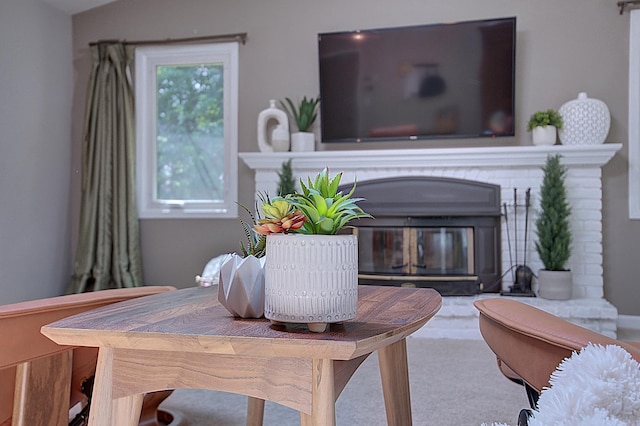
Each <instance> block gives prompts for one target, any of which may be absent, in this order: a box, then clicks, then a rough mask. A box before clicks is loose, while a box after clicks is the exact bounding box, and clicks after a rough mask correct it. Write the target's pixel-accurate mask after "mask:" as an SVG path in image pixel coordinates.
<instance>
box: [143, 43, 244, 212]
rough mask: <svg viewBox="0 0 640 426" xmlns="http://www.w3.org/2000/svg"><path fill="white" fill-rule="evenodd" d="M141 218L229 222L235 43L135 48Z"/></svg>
mask: <svg viewBox="0 0 640 426" xmlns="http://www.w3.org/2000/svg"><path fill="white" fill-rule="evenodd" d="M135 68H136V134H137V137H136V138H137V154H136V158H137V160H136V161H137V191H138V211H139V216H140V217H141V218H213V217H218V218H229V217H237V215H238V208H237V204H236V200H237V198H238V183H237V169H238V160H237V152H238V125H237V123H238V101H237V100H238V44H237V43H216V44H198V45H173V46H154V47H138V48H136V62H135Z"/></svg>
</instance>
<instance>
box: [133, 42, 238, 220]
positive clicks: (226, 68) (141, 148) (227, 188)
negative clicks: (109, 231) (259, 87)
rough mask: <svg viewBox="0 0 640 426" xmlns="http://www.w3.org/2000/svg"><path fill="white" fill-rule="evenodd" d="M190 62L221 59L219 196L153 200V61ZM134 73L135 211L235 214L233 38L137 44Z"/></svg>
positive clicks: (174, 215)
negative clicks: (221, 171) (221, 192)
mask: <svg viewBox="0 0 640 426" xmlns="http://www.w3.org/2000/svg"><path fill="white" fill-rule="evenodd" d="M194 63H222V64H223V79H224V89H223V93H224V94H223V97H224V101H223V104H224V106H223V108H224V112H223V114H224V115H223V120H224V124H223V127H224V164H225V167H224V169H225V170H224V178H223V179H224V197H223V198H224V199H223V200H222V201H221V202H186V201H185V202H183V201H176V202H158V201H156V200H155V198H156V197H155V194H156V158H157V157H156V116H157V115H156V96H155V95H156V67H157V66H159V65H182V64H194ZM135 75H136V80H135V82H136V86H135V92H136V150H137V154H136V174H137V179H136V180H137V200H138V216H139V217H140V218H142V219H161V218H166V219H178V218H181V219H184V218H194V219H196V218H237V217H238V205H237V204H236V201H237V199H238V43H236V42H230V43H208V44H195V45H165V46H146V47H137V48H136V58H135Z"/></svg>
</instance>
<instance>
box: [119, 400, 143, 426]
mask: <svg viewBox="0 0 640 426" xmlns="http://www.w3.org/2000/svg"><path fill="white" fill-rule="evenodd" d="M143 400H144V394H138V395H131V396H126V397H124V398H118V399H116V400H114V401H113V406H112V407H113V411H112V412H111V418H112V419H113V422H112V424H114V425H118V426H138V422H139V420H140V412H141V411H142V401H143Z"/></svg>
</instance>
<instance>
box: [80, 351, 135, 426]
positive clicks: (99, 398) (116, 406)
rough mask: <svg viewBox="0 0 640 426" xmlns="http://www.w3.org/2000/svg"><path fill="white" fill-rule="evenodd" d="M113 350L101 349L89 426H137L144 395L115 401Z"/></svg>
mask: <svg viewBox="0 0 640 426" xmlns="http://www.w3.org/2000/svg"><path fill="white" fill-rule="evenodd" d="M113 356H114V349H113V348H100V351H99V352H98V364H97V365H96V376H95V377H96V379H95V383H94V384H93V394H92V398H91V409H90V410H89V426H112V425H118V426H135V425H137V424H138V420H139V419H140V410H141V408H142V400H143V398H144V395H142V394H140V395H131V396H128V397H124V398H118V399H117V400H115V401H114V399H113Z"/></svg>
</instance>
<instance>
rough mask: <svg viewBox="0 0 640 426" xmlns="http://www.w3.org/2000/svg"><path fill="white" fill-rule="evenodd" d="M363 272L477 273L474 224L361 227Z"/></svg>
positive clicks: (453, 274)
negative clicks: (471, 225)
mask: <svg viewBox="0 0 640 426" xmlns="http://www.w3.org/2000/svg"><path fill="white" fill-rule="evenodd" d="M357 232H358V247H359V253H358V259H359V272H360V274H374V275H389V276H394V275H400V276H407V275H409V276H415V277H456V276H458V277H459V276H469V275H473V274H474V256H473V247H474V244H473V228H471V227H415V228H414V227H408V228H393V227H389V228H385V227H359V228H357Z"/></svg>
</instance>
